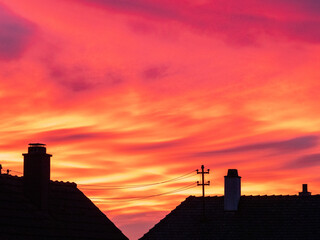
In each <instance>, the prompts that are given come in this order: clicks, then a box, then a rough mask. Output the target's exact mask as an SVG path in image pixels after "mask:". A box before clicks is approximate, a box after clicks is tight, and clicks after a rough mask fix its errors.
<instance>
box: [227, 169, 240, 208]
mask: <svg viewBox="0 0 320 240" xmlns="http://www.w3.org/2000/svg"><path fill="white" fill-rule="evenodd" d="M240 196H241V177H239V176H238V170H237V169H229V170H228V175H227V176H225V177H224V210H225V211H237V210H238V204H239V200H240Z"/></svg>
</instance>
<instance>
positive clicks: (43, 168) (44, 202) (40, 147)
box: [22, 143, 52, 210]
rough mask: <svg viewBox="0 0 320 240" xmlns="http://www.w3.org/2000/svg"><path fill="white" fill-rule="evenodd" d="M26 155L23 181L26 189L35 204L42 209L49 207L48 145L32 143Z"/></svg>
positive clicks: (49, 155)
mask: <svg viewBox="0 0 320 240" xmlns="http://www.w3.org/2000/svg"><path fill="white" fill-rule="evenodd" d="M22 155H23V156H24V166H23V181H24V191H25V194H26V196H28V197H29V198H30V199H31V200H32V201H33V202H34V204H36V205H37V206H38V207H39V208H40V209H42V210H46V209H47V207H48V193H49V182H50V157H51V156H52V155H51V154H47V151H46V145H45V144H42V143H30V144H29V147H28V153H24V154H22Z"/></svg>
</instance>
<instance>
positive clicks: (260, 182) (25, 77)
mask: <svg viewBox="0 0 320 240" xmlns="http://www.w3.org/2000/svg"><path fill="white" fill-rule="evenodd" d="M319 25H320V2H319V1H318V0H304V1H300V0H269V1H253V0H244V1H236V0H234V1H227V2H226V1H222V0H216V1H214V0H212V1H209V0H199V1H196V0H178V1H172V0H135V1H133V0H69V1H64V0H45V1H43V0H28V1H21V0H20V1H19V0H0V69H1V71H0V118H1V121H0V140H1V141H0V163H1V164H2V166H3V168H4V169H11V170H14V171H18V172H22V167H23V164H22V156H21V153H22V152H26V151H27V144H28V143H29V142H43V143H46V144H47V148H48V152H49V153H51V154H53V157H52V162H51V165H52V170H51V172H52V179H54V180H55V179H58V180H63V181H74V182H76V183H78V184H79V185H78V186H79V188H80V189H81V190H83V192H84V193H86V195H87V196H89V197H91V198H92V200H93V201H94V202H95V203H96V204H97V205H98V207H99V208H100V209H102V210H103V211H104V212H105V213H106V214H107V216H108V217H109V218H111V219H112V220H113V221H114V222H115V224H116V225H117V226H118V227H119V228H120V229H121V230H122V231H123V232H124V233H125V234H126V235H127V236H128V237H130V239H137V238H138V237H141V236H142V235H143V233H145V232H147V230H148V229H149V228H150V227H152V226H153V225H154V224H155V223H156V222H158V221H159V220H160V219H161V218H163V217H164V216H165V215H166V214H167V213H168V212H169V211H170V210H172V209H173V208H174V207H175V206H177V205H178V204H179V203H180V202H181V201H183V200H184V199H185V198H186V197H187V196H189V195H191V194H192V195H200V194H201V188H192V189H189V190H186V191H183V192H179V193H172V194H170V195H164V196H158V197H154V198H145V199H140V200H135V201H125V200H124V199H126V198H130V197H145V196H150V195H154V194H161V193H165V192H169V191H173V190H175V189H177V188H181V187H184V186H186V185H189V184H190V183H193V182H195V181H197V180H199V178H198V177H197V176H195V175H194V176H192V177H190V178H183V179H181V180H179V181H174V182H170V183H167V184H159V185H153V186H149V187H145V188H129V189H111V190H110V189H104V190H88V189H87V188H90V187H89V186H87V188H86V187H85V186H83V185H81V184H92V185H103V186H110V185H112V186H115V185H116V186H118V185H122V184H123V185H139V184H148V183H154V182H161V181H165V180H167V179H171V178H175V177H178V176H181V175H183V174H185V173H188V172H190V171H192V170H195V169H197V168H199V167H200V166H201V164H204V165H205V167H206V168H210V169H211V174H210V175H209V176H206V177H208V180H210V181H211V186H210V187H208V188H207V193H208V194H209V195H220V194H223V176H224V175H225V174H226V172H227V169H228V168H237V169H238V170H239V174H240V175H241V176H242V194H296V193H297V192H298V191H300V190H301V184H302V183H308V184H309V190H310V191H311V192H313V193H319V187H320V177H319V170H320V147H319V137H320V127H319V126H320V107H319V100H320V97H319V90H320V71H319V69H320V28H319ZM91 188H93V186H91ZM106 198H120V199H121V200H116V201H115V200H113V201H112V200H110V199H106Z"/></svg>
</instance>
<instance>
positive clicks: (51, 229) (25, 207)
mask: <svg viewBox="0 0 320 240" xmlns="http://www.w3.org/2000/svg"><path fill="white" fill-rule="evenodd" d="M0 239H1V240H6V239H17V240H19V239H23V240H28V239H32V240H38V239H39V240H40V239H50V240H53V239H59V240H60V239H68V240H73V239H79V240H81V239H110V240H124V239H128V238H127V237H126V236H124V235H123V233H122V232H121V231H120V230H119V229H118V228H117V227H116V226H115V225H114V224H113V223H112V222H111V221H110V220H109V219H108V218H107V217H106V216H105V215H104V214H103V213H102V212H101V211H100V210H99V209H98V208H97V207H96V206H95V205H94V204H93V203H92V202H91V201H90V200H89V199H88V198H87V197H86V196H85V195H84V194H83V193H82V192H81V191H80V190H79V189H78V188H77V185H76V184H75V183H68V182H67V183H66V182H57V181H55V182H54V181H50V184H49V201H48V209H47V210H46V211H43V210H40V209H39V208H38V207H37V206H36V205H35V204H34V203H33V202H32V201H31V200H30V199H29V198H28V197H26V195H25V194H24V192H23V177H17V176H11V175H6V174H2V175H0Z"/></svg>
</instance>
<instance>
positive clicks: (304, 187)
mask: <svg viewBox="0 0 320 240" xmlns="http://www.w3.org/2000/svg"><path fill="white" fill-rule="evenodd" d="M310 195H311V192H308V184H302V192H299V196H310Z"/></svg>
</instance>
